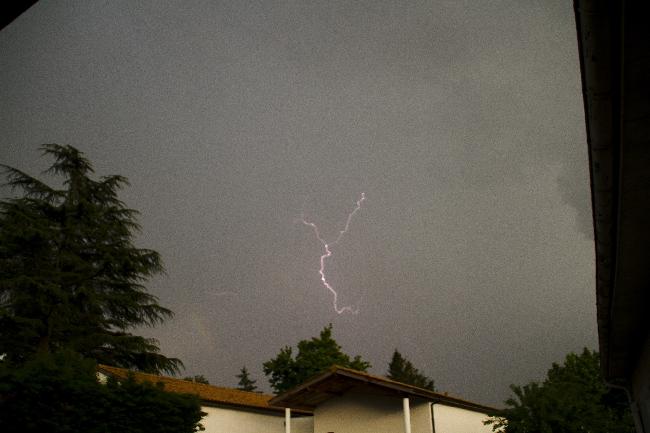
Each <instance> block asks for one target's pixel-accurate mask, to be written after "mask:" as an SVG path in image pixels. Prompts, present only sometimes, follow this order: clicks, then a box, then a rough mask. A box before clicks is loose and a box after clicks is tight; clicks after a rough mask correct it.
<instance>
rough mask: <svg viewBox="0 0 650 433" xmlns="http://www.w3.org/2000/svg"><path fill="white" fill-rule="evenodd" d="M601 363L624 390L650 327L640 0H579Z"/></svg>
mask: <svg viewBox="0 0 650 433" xmlns="http://www.w3.org/2000/svg"><path fill="white" fill-rule="evenodd" d="M574 6H575V16H576V27H577V32H578V46H579V54H580V73H581V77H582V91H583V98H584V106H585V117H586V126H587V143H588V149H589V165H590V167H589V169H590V178H591V199H592V209H593V221H594V236H595V246H596V295H597V298H596V308H597V317H598V336H599V346H600V354H601V363H602V368H603V372H604V374H605V377H606V379H607V380H608V381H610V382H617V383H619V384H621V385H626V384H627V383H628V382H629V379H630V377H631V375H632V372H633V371H634V369H635V368H636V363H637V362H638V361H637V360H638V359H639V356H640V352H641V350H642V348H643V345H644V344H645V343H644V342H646V341H648V340H647V336H648V330H649V329H650V321H649V319H650V312H649V309H650V308H649V307H650V297H649V293H650V287H649V285H650V254H649V251H650V175H649V174H650V142H649V138H650V103H649V102H650V87H649V84H650V80H649V78H650V50H649V49H648V41H649V40H650V30H649V29H650V26H648V24H647V21H648V5H647V2H641V1H622V2H617V1H608V0H575V1H574Z"/></svg>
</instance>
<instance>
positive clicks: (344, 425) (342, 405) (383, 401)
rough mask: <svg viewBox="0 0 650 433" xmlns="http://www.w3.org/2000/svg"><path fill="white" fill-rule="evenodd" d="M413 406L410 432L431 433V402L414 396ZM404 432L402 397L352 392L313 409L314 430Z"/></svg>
mask: <svg viewBox="0 0 650 433" xmlns="http://www.w3.org/2000/svg"><path fill="white" fill-rule="evenodd" d="M410 405H411V432H412V433H432V430H431V411H430V409H429V403H428V402H426V401H420V400H416V399H411V400H410ZM403 431H404V418H403V411H402V399H401V398H400V397H388V396H379V395H368V394H360V393H353V392H350V393H347V394H345V395H343V396H341V397H336V398H332V399H330V400H328V401H326V402H325V403H323V404H321V405H319V406H318V407H317V408H316V410H315V411H314V433H328V432H334V433H401V432H403ZM292 433H293V431H292ZM436 433H437V432H436Z"/></svg>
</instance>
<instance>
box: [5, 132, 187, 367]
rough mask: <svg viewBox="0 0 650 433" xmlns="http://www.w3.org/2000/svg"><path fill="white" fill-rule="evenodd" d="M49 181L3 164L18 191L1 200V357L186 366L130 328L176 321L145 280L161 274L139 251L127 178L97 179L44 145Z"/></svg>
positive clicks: (152, 255) (74, 155)
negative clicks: (63, 356)
mask: <svg viewBox="0 0 650 433" xmlns="http://www.w3.org/2000/svg"><path fill="white" fill-rule="evenodd" d="M42 151H43V154H44V155H46V156H49V157H52V158H53V159H54V163H53V164H52V166H51V167H50V168H49V170H47V172H46V173H49V174H51V175H55V176H60V177H62V180H63V187H62V188H60V189H57V188H55V187H51V186H49V185H47V184H46V183H45V182H42V181H40V180H38V179H36V178H35V177H32V176H30V175H28V174H26V173H24V172H22V171H20V170H18V169H16V168H11V167H7V166H3V167H4V170H5V173H6V176H7V179H8V184H7V185H9V186H10V187H11V188H12V189H13V190H19V191H20V192H22V195H21V196H19V197H17V198H10V199H5V200H2V201H0V353H1V354H4V355H5V356H6V359H7V360H8V361H10V362H13V363H16V364H21V363H24V362H26V361H27V360H29V359H30V358H31V357H33V356H35V354H37V353H48V352H53V351H54V352H55V351H59V350H73V351H75V352H78V353H80V354H83V355H84V356H86V357H89V358H92V359H95V360H97V361H98V362H101V363H105V364H111V365H116V366H120V367H126V368H136V369H140V370H143V371H147V372H153V373H159V372H161V371H165V372H169V373H175V372H177V371H178V369H179V366H181V365H182V364H181V362H180V360H178V359H173V358H167V357H165V356H163V355H161V354H160V353H159V348H158V343H157V341H156V340H155V339H151V338H144V337H141V336H137V335H133V334H131V333H129V332H128V329H130V328H132V327H136V326H143V325H144V326H153V325H155V324H158V323H161V322H162V321H163V320H164V319H166V318H168V317H171V316H172V312H171V311H170V310H168V309H167V308H164V307H161V306H160V305H158V302H157V299H156V298H155V297H154V296H153V295H151V294H149V293H147V291H146V289H145V287H144V283H145V282H146V280H147V279H148V278H150V277H151V276H153V275H155V274H157V273H159V272H162V271H163V266H162V262H161V259H160V256H159V254H158V253H157V252H155V251H152V250H148V249H141V248H136V247H135V246H134V245H133V234H134V232H136V231H137V230H138V229H139V226H138V223H137V221H136V216H137V212H136V211H135V210H133V209H128V208H127V207H126V206H125V205H124V203H123V202H122V201H120V199H119V198H118V195H117V194H118V191H119V190H120V189H121V188H122V187H123V186H125V185H127V180H126V179H125V178H124V177H122V176H117V175H113V176H106V177H102V178H100V179H99V180H93V179H91V177H90V176H91V175H92V173H93V168H92V165H91V164H90V162H89V161H88V160H87V159H86V158H85V157H84V156H83V154H82V153H81V152H79V151H78V150H77V149H75V148H73V147H71V146H61V145H57V144H47V145H44V146H43V147H42Z"/></svg>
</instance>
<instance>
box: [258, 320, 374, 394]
mask: <svg viewBox="0 0 650 433" xmlns="http://www.w3.org/2000/svg"><path fill="white" fill-rule="evenodd" d="M332 365H339V366H341V367H348V368H352V369H355V370H359V371H366V370H367V369H368V368H370V363H369V362H366V361H364V360H362V359H361V356H359V355H357V356H355V357H354V358H350V356H348V355H346V354H345V353H343V351H341V346H339V345H338V343H337V342H336V340H334V339H333V338H332V325H331V324H330V325H329V326H326V327H325V328H324V329H323V330H322V331H321V333H320V337H318V338H316V337H313V338H312V339H311V340H301V341H300V342H299V343H298V354H297V355H296V357H295V358H294V357H293V350H292V348H291V347H290V346H286V347H284V348H282V349H281V350H280V353H278V355H277V356H276V357H275V358H273V359H271V360H269V361H267V362H265V363H264V364H263V366H264V374H266V376H267V377H268V378H269V382H270V384H271V387H272V388H273V389H274V390H275V391H276V392H277V393H281V392H284V391H286V390H288V389H291V388H293V387H294V386H297V385H299V384H301V383H302V382H304V381H305V380H306V379H308V378H309V377H311V376H313V375H315V374H317V373H320V372H321V371H323V370H325V369H327V368H328V367H330V366H332Z"/></svg>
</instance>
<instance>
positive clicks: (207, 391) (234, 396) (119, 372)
mask: <svg viewBox="0 0 650 433" xmlns="http://www.w3.org/2000/svg"><path fill="white" fill-rule="evenodd" d="M97 369H98V371H99V372H101V373H104V374H107V375H110V376H114V377H116V378H118V379H126V378H127V376H128V375H129V373H132V374H133V375H134V377H135V380H136V381H138V382H143V381H147V382H152V383H159V382H160V383H162V384H163V385H164V386H165V390H166V391H170V392H177V393H182V394H194V395H197V396H198V397H199V398H200V399H201V400H202V401H204V402H207V403H216V404H223V405H229V406H240V407H249V408H254V409H261V410H268V411H284V408H282V407H277V406H271V405H269V400H270V399H271V398H273V396H272V395H268V394H261V393H258V392H248V391H241V390H239V389H233V388H222V387H220V386H214V385H206V384H203V383H196V382H191V381H188V380H183V379H175V378H172V377H166V376H157V375H155V374H148V373H142V372H139V371H131V370H127V369H124V368H118V367H111V366H108V365H103V364H100V365H98V366H97ZM297 412H299V413H309V412H305V411H297Z"/></svg>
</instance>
